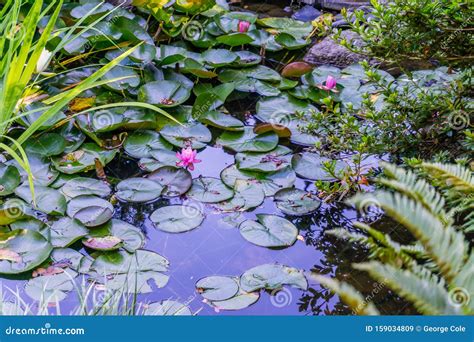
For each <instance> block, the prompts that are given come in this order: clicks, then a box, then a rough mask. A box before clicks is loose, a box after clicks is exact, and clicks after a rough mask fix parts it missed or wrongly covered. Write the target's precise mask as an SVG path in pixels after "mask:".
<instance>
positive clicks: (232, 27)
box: [0, 0, 474, 315]
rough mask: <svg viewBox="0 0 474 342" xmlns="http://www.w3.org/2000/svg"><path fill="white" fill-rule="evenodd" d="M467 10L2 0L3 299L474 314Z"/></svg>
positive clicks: (17, 303)
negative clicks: (302, 15) (348, 58)
mask: <svg viewBox="0 0 474 342" xmlns="http://www.w3.org/2000/svg"><path fill="white" fill-rule="evenodd" d="M434 3H436V6H435V5H433V4H434ZM254 5H255V4H254ZM292 6H296V4H293V2H292ZM252 8H253V9H255V6H252ZM295 10H296V8H295ZM280 12H283V13H284V11H280ZM407 13H408V14H407ZM468 13H469V6H468V5H467V3H465V2H463V1H445V0H437V1H433V2H431V1H430V2H425V1H420V2H414V1H408V0H397V1H393V2H392V3H391V4H381V3H379V2H377V1H373V3H372V7H371V8H370V11H369V14H368V13H367V11H365V12H364V10H359V11H357V10H356V11H347V10H343V11H342V12H341V13H340V14H337V13H334V12H327V13H323V14H322V15H321V16H319V17H317V18H315V19H314V20H308V21H299V20H295V19H292V18H289V17H275V16H268V15H265V14H264V13H258V12H254V11H250V10H249V9H248V7H247V6H246V5H245V4H241V5H240V6H236V5H235V4H230V5H229V4H228V3H227V2H226V1H223V0H218V1H212V0H200V1H188V0H176V1H167V0H149V1H144V0H135V1H133V2H131V3H128V2H125V3H123V4H122V5H117V4H112V3H111V2H98V1H82V0H81V1H72V0H71V1H63V0H59V1H42V0H29V1H27V0H24V1H23V0H4V1H0V53H1V62H0V137H1V139H0V149H1V150H2V151H3V153H2V154H1V155H0V159H1V164H0V201H1V202H0V277H1V278H0V279H1V287H0V290H1V292H0V296H1V297H2V300H1V304H0V312H1V313H2V314H33V315H46V314H75V315H108V314H115V315H117V314H118V315H193V314H207V315H211V314H232V313H234V314H266V315H277V314H313V315H322V314H369V315H372V314H429V315H440V314H449V315H452V314H472V313H473V312H474V300H471V296H472V294H473V293H474V274H473V273H474V254H473V253H472V234H473V232H474V211H473V208H474V196H473V194H474V175H473V173H472V169H473V163H472V152H473V150H474V134H473V133H472V131H471V129H472V122H473V121H472V120H473V118H472V95H473V94H472V82H471V77H472V63H471V62H472V56H469V55H468V50H469V39H472V37H471V38H469V36H470V31H469V30H472V28H471V26H472V24H469V18H468ZM336 16H340V17H341V18H343V19H344V20H346V28H347V29H348V30H351V31H352V32H353V33H356V34H358V36H359V41H358V42H354V41H349V40H347V39H345V38H344V36H343V34H342V32H344V31H342V30H341V29H340V28H339V29H338V28H334V27H332V23H333V21H334V18H335V17H336ZM426 16H428V18H429V19H430V20H429V21H427V20H425V21H423V22H429V23H430V25H428V26H425V25H422V26H421V27H420V22H421V21H420V20H422V19H423V18H424V19H426ZM466 23H468V24H466ZM434 32H442V34H439V33H434ZM453 34H455V35H456V38H452V35H453ZM329 35H330V36H331V37H332V39H333V40H334V41H335V44H336V42H337V43H338V44H340V45H341V46H344V47H346V48H347V51H350V52H352V53H357V54H359V55H361V56H365V60H364V61H362V62H361V63H357V64H351V65H347V66H345V67H336V66H335V65H312V64H309V63H308V62H306V61H304V60H303V54H304V53H306V52H307V50H308V49H309V48H310V46H311V45H312V44H314V43H317V42H318V41H320V40H321V39H323V38H324V39H327V38H325V37H327V36H329ZM454 40H456V41H455V42H454ZM407 42H408V43H407ZM454 45H455V48H450V46H454Z"/></svg>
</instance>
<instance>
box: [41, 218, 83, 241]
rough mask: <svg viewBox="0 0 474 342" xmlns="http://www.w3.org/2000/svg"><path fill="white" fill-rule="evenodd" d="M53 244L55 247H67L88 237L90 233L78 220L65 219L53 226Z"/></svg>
mask: <svg viewBox="0 0 474 342" xmlns="http://www.w3.org/2000/svg"><path fill="white" fill-rule="evenodd" d="M50 231H51V244H52V245H53V247H61V248H64V247H67V246H69V245H71V244H73V243H74V242H76V241H77V240H79V239H81V238H83V237H84V236H86V235H87V234H88V233H89V231H88V230H87V228H86V227H85V226H84V225H83V224H82V223H81V222H79V221H78V220H74V219H71V218H69V217H63V218H61V219H59V220H58V221H56V222H54V223H53V224H52V225H51V230H50Z"/></svg>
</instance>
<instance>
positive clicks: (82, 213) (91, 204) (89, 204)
mask: <svg viewBox="0 0 474 342" xmlns="http://www.w3.org/2000/svg"><path fill="white" fill-rule="evenodd" d="M113 213H114V207H113V206H112V204H110V202H108V201H106V200H104V199H102V198H99V197H96V196H91V195H84V196H78V197H75V198H73V199H72V200H71V201H70V202H69V203H68V205H67V215H68V216H69V217H71V218H75V219H77V220H79V221H80V222H81V223H82V224H83V225H85V226H86V227H96V226H100V225H101V224H104V223H105V222H107V221H108V220H110V219H111V217H112V215H113Z"/></svg>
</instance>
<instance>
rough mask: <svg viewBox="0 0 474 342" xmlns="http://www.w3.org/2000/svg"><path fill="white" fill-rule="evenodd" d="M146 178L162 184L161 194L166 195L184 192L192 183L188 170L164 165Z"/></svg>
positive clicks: (172, 195) (177, 194)
mask: <svg viewBox="0 0 474 342" xmlns="http://www.w3.org/2000/svg"><path fill="white" fill-rule="evenodd" d="M148 179H151V180H152V181H155V182H158V183H159V184H161V185H162V186H163V191H162V195H163V196H167V197H175V196H181V195H183V194H184V193H186V192H187V191H188V190H189V189H190V188H191V185H192V183H193V177H192V176H191V174H190V173H189V171H188V170H186V169H182V168H177V167H173V166H164V167H161V168H159V169H158V170H156V171H155V172H153V173H151V174H150V175H148Z"/></svg>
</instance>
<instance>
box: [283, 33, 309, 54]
mask: <svg viewBox="0 0 474 342" xmlns="http://www.w3.org/2000/svg"><path fill="white" fill-rule="evenodd" d="M275 41H276V42H277V43H278V44H280V45H281V46H283V47H284V48H285V49H287V50H297V49H301V48H304V47H305V46H306V45H308V44H310V43H311V40H310V39H303V38H296V37H294V36H293V35H291V34H289V33H285V32H281V33H279V34H278V35H277V36H276V37H275Z"/></svg>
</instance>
